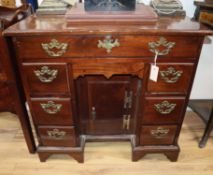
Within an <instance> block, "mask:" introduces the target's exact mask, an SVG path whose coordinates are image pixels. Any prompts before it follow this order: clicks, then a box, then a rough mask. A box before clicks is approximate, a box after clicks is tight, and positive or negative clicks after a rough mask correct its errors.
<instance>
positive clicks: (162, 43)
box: [148, 37, 176, 55]
mask: <svg viewBox="0 0 213 175" xmlns="http://www.w3.org/2000/svg"><path fill="white" fill-rule="evenodd" d="M175 44H176V43H175V42H168V41H167V40H166V38H164V37H160V40H159V41H157V42H149V43H148V46H149V50H150V51H151V52H153V53H154V54H156V53H158V55H168V54H169V52H170V51H171V49H172V48H173V47H174V46H175ZM162 47H163V48H165V49H161V48H162Z"/></svg>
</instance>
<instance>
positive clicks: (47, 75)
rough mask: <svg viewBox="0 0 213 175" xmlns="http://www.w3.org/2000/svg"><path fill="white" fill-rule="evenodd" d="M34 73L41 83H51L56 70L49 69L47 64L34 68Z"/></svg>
mask: <svg viewBox="0 0 213 175" xmlns="http://www.w3.org/2000/svg"><path fill="white" fill-rule="evenodd" d="M34 74H35V76H36V77H37V78H38V79H39V80H40V81H41V82H42V83H51V82H53V80H54V79H55V78H56V77H57V75H58V70H56V69H53V70H51V69H50V68H49V67H48V66H42V67H41V70H35V71H34Z"/></svg>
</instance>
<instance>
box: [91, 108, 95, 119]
mask: <svg viewBox="0 0 213 175" xmlns="http://www.w3.org/2000/svg"><path fill="white" fill-rule="evenodd" d="M91 115H92V119H93V120H95V119H96V109H95V107H94V106H93V107H92V111H91Z"/></svg>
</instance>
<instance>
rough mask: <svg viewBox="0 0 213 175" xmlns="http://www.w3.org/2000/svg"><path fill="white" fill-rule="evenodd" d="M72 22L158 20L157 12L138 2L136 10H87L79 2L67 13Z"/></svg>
mask: <svg viewBox="0 0 213 175" xmlns="http://www.w3.org/2000/svg"><path fill="white" fill-rule="evenodd" d="M65 16H66V18H67V20H68V22H69V23H70V24H75V25H76V24H78V25H90V24H95V25H99V24H101V25H103V24H104V25H105V24H113V25H114V24H127V25H128V24H144V23H146V24H147V23H155V22H157V14H156V13H155V12H154V11H153V9H152V8H151V7H149V6H145V5H143V4H137V5H136V9H135V11H89V12H88V11H85V10H84V6H83V4H77V5H76V6H74V7H73V8H71V9H70V10H69V11H67V13H66V15H65Z"/></svg>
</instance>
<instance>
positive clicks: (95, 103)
mask: <svg viewBox="0 0 213 175" xmlns="http://www.w3.org/2000/svg"><path fill="white" fill-rule="evenodd" d="M210 34H212V31H209V30H208V29H207V28H205V27H204V26H202V25H200V24H199V23H197V22H193V21H191V20H190V19H188V18H159V19H158V21H157V22H156V23H153V24H147V25H146V24H144V25H133V24H130V25H123V26H122V25H87V26H86V25H84V26H80V25H76V26H74V25H73V26H72V25H70V24H68V22H67V21H66V19H65V18H61V17H60V18H59V17H56V16H46V17H45V16H42V17H29V18H27V19H26V20H23V21H21V22H19V23H18V24H16V25H14V26H12V27H10V28H9V29H8V30H6V32H5V35H6V36H7V37H8V39H11V40H12V43H13V48H14V51H15V53H16V58H13V59H14V60H15V59H16V60H17V64H18V66H17V67H18V69H19V73H20V76H21V80H22V84H23V87H24V91H25V95H26V99H27V103H28V104H29V107H30V111H31V114H32V117H33V122H34V125H35V129H36V133H37V136H38V142H39V145H38V148H37V152H38V155H39V158H40V160H41V161H45V160H46V159H47V158H48V157H49V156H50V155H51V154H61V153H65V154H69V155H71V156H72V157H74V158H75V159H76V160H77V161H78V162H83V161H84V146H85V142H87V141H100V140H102V141H103V140H105V141H107V140H111V141H112V140H126V141H130V142H131V144H132V161H137V160H139V159H140V158H142V157H143V156H144V155H145V154H147V153H164V154H165V155H166V156H167V157H168V158H169V159H170V160H171V161H176V160H177V158H178V154H179V151H180V149H179V146H178V137H179V133H180V129H181V125H182V122H183V118H184V115H185V111H186V106H187V103H188V99H189V94H190V91H191V87H192V83H193V79H194V75H195V71H196V67H197V63H198V60H199V56H200V52H201V47H202V44H203V40H204V37H205V36H206V35H210ZM156 51H158V52H159V56H158V59H157V66H159V68H160V70H159V74H158V80H157V82H153V81H151V80H150V79H149V72H150V65H151V64H152V63H153V60H154V56H155V52H156Z"/></svg>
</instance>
